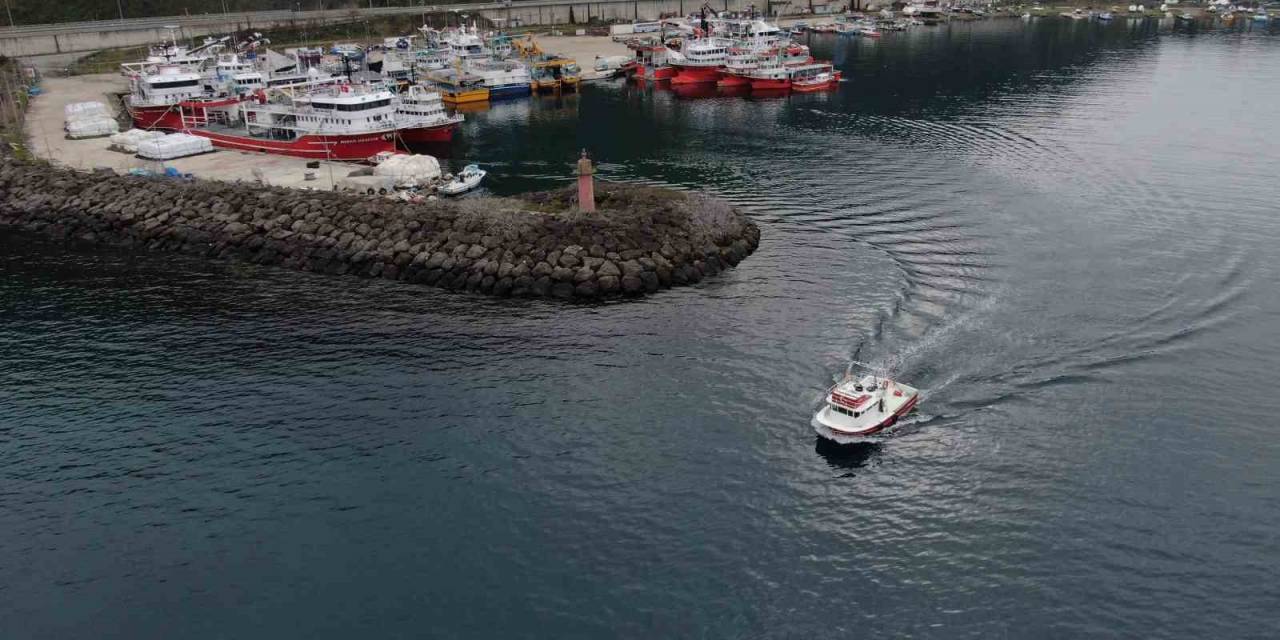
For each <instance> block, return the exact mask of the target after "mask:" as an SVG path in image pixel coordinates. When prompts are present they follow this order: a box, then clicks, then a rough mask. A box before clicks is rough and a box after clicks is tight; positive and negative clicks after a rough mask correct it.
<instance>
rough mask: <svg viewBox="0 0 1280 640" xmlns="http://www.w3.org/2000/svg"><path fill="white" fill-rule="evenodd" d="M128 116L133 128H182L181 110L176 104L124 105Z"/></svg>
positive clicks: (171, 129)
mask: <svg viewBox="0 0 1280 640" xmlns="http://www.w3.org/2000/svg"><path fill="white" fill-rule="evenodd" d="M126 109H127V110H128V111H129V117H130V118H131V119H132V120H133V126H134V128H135V129H161V130H164V131H178V130H180V129H182V112H181V110H179V108H178V105H165V106H156V107H134V106H129V105H126Z"/></svg>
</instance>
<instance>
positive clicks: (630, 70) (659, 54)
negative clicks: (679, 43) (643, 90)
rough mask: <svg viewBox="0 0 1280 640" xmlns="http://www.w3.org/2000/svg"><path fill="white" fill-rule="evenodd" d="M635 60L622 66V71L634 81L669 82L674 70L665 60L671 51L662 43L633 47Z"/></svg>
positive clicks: (674, 73) (673, 75) (674, 72)
mask: <svg viewBox="0 0 1280 640" xmlns="http://www.w3.org/2000/svg"><path fill="white" fill-rule="evenodd" d="M633 49H634V50H635V52H636V57H635V60H633V61H631V62H629V63H627V64H625V65H623V67H622V70H623V72H624V73H626V74H627V75H628V76H630V77H632V78H634V79H636V80H670V79H672V78H674V77H675V75H676V68H675V67H673V66H671V62H670V61H669V60H668V59H667V56H668V54H670V53H671V50H670V49H668V48H667V46H666V45H664V44H662V43H656V44H655V43H652V42H650V43H646V44H640V45H636V46H634V47H633Z"/></svg>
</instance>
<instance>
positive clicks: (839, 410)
mask: <svg viewBox="0 0 1280 640" xmlns="http://www.w3.org/2000/svg"><path fill="white" fill-rule="evenodd" d="M919 400H920V391H919V390H918V389H916V388H915V387H912V386H909V385H906V384H903V383H901V382H896V381H894V380H891V379H889V378H887V377H883V376H877V375H871V374H868V375H863V376H853V375H848V374H846V376H845V378H844V379H843V380H841V381H840V382H838V383H836V384H835V385H833V386H832V387H831V388H829V389H827V393H826V395H825V397H824V398H823V406H822V408H821V409H819V410H818V412H817V413H815V414H814V416H813V421H812V424H813V428H814V430H815V431H817V432H818V435H821V436H823V437H824V438H828V439H832V440H836V441H837V442H849V441H857V440H858V439H859V438H866V437H869V436H875V435H878V434H882V433H883V432H884V430H885V429H888V428H889V427H892V426H893V425H894V424H896V423H897V422H898V420H899V419H901V418H902V417H903V416H905V415H907V414H908V413H910V411H911V410H912V409H914V408H915V407H916V404H917V402H918V401H919Z"/></svg>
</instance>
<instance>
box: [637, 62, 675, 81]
mask: <svg viewBox="0 0 1280 640" xmlns="http://www.w3.org/2000/svg"><path fill="white" fill-rule="evenodd" d="M632 77H633V78H636V79H637V80H670V79H672V78H674V77H676V68H675V67H673V66H671V65H663V66H661V67H653V66H646V65H641V66H638V67H636V72H635V75H633V76H632Z"/></svg>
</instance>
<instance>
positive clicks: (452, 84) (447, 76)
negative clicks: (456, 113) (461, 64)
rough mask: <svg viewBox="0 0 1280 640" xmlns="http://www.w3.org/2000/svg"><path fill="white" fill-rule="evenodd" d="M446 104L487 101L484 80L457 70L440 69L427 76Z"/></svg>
mask: <svg viewBox="0 0 1280 640" xmlns="http://www.w3.org/2000/svg"><path fill="white" fill-rule="evenodd" d="M428 78H429V80H430V83H431V85H432V86H433V87H434V88H435V89H436V90H437V91H439V92H440V97H441V99H442V100H444V102H445V103H446V104H450V105H454V106H457V105H462V104H474V103H480V102H488V101H489V88H488V87H486V86H484V79H483V78H481V77H479V76H476V75H473V74H470V73H467V72H465V71H461V70H458V69H441V70H440V71H437V72H435V73H433V74H431V75H430V76H428Z"/></svg>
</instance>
